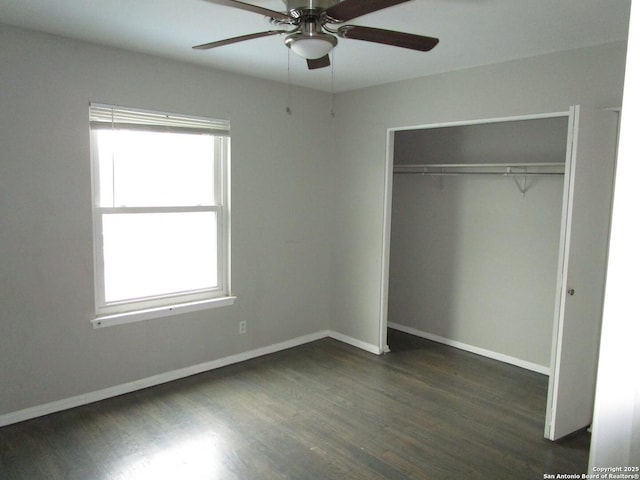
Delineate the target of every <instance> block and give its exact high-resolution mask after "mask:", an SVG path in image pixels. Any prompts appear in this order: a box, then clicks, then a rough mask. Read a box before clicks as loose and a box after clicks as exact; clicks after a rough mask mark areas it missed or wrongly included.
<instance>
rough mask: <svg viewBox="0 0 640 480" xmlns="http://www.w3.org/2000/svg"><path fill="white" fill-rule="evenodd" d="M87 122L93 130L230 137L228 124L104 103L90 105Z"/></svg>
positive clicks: (226, 122)
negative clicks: (143, 131) (144, 131)
mask: <svg viewBox="0 0 640 480" xmlns="http://www.w3.org/2000/svg"><path fill="white" fill-rule="evenodd" d="M89 121H90V125H91V128H92V129H93V130H104V129H113V130H147V131H157V132H176V133H179V132H182V133H191V134H198V133H201V134H205V135H212V134H213V135H221V136H228V135H229V122H228V121H226V120H215V119H211V118H202V117H192V116H182V115H176V114H173V113H161V112H152V111H146V110H134V109H130V108H126V107H115V106H111V105H103V104H91V105H90V107H89Z"/></svg>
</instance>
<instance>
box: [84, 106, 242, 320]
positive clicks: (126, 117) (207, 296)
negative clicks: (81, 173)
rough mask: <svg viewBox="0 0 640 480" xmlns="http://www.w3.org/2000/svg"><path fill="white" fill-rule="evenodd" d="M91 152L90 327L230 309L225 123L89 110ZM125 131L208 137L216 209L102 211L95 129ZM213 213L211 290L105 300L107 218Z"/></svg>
mask: <svg viewBox="0 0 640 480" xmlns="http://www.w3.org/2000/svg"><path fill="white" fill-rule="evenodd" d="M89 121H90V147H91V168H92V189H93V190H92V193H93V195H92V197H93V199H92V209H93V245H94V276H95V289H94V290H95V314H96V316H95V318H93V319H92V320H91V322H92V324H93V326H94V328H100V327H105V326H111V325H118V324H122V323H129V322H135V321H140V320H147V319H150V318H157V317H163V316H169V315H175V314H178V313H186V312H192V311H197V310H202V309H207V308H214V307H218V306H225V305H231V304H233V303H234V302H235V297H234V296H232V295H231V293H230V288H231V278H230V277H231V276H230V272H231V269H230V257H231V255H230V208H229V207H230V195H229V183H230V182H229V159H230V139H229V138H227V137H229V136H230V134H229V131H230V125H229V122H228V121H225V120H216V119H210V118H203V117H194V116H187V115H178V114H173V113H166V112H156V111H151V110H142V109H134V108H126V107H118V106H113V105H105V104H95V103H92V104H90V106H89ZM109 128H126V129H141V130H152V131H167V132H191V133H204V134H211V135H212V136H213V137H214V142H215V144H214V145H215V147H214V148H215V155H214V179H215V181H216V184H215V185H214V195H215V198H214V204H213V205H194V206H167V207H126V206H113V207H104V206H101V205H100V178H99V172H100V168H99V158H98V149H97V134H96V131H97V130H99V129H109ZM180 212H215V213H216V221H217V249H218V252H217V259H218V262H217V268H218V272H217V275H218V277H217V278H218V286H217V287H215V288H209V289H202V290H195V291H188V292H173V293H169V294H165V295H158V296H149V297H143V298H140V299H129V300H124V301H118V302H107V301H105V280H104V279H105V265H104V252H103V242H102V219H103V216H104V215H109V214H122V213H126V214H136V213H180Z"/></svg>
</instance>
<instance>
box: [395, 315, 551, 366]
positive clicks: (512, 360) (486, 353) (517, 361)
mask: <svg viewBox="0 0 640 480" xmlns="http://www.w3.org/2000/svg"><path fill="white" fill-rule="evenodd" d="M388 326H389V328H393V329H394V330H399V331H401V332H405V333H409V334H411V335H415V336H417V337H422V338H426V339H427V340H432V341H434V342H438V343H442V344H444V345H449V346H450V347H454V348H458V349H460V350H465V351H467V352H471V353H475V354H477V355H482V356H483V357H487V358H491V359H493V360H498V361H500V362H504V363H508V364H511V365H515V366H516V367H520V368H524V369H526V370H531V371H533V372H537V373H542V374H543V375H549V374H550V372H551V370H550V368H549V367H545V366H544V365H538V364H537V363H533V362H529V361H527V360H522V359H521V358H516V357H511V356H509V355H505V354H503V353H499V352H494V351H492V350H487V349H484V348H480V347H476V346H474V345H469V344H466V343H462V342H458V341H457V340H451V339H449V338H445V337H441V336H439V335H434V334H433V333H428V332H423V331H422V330H418V329H416V328H413V327H407V326H405V325H400V324H398V323H393V322H389V323H388Z"/></svg>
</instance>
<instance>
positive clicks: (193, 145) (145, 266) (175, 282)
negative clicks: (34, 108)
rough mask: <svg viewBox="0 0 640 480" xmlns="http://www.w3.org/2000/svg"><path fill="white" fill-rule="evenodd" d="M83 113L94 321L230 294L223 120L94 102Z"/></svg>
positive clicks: (170, 309) (200, 303)
mask: <svg viewBox="0 0 640 480" xmlns="http://www.w3.org/2000/svg"><path fill="white" fill-rule="evenodd" d="M89 119H90V126H91V156H92V164H93V198H94V204H93V213H94V250H95V272H96V313H97V314H98V318H97V319H96V320H94V325H95V326H104V325H105V323H104V322H107V323H109V322H111V323H123V322H125V321H135V320H139V319H143V317H144V318H146V317H149V316H161V315H163V314H170V313H176V312H177V311H180V308H182V309H183V310H185V309H186V310H189V309H199V308H208V307H210V306H213V305H215V304H216V303H218V304H220V303H224V300H229V299H231V297H229V280H228V277H229V238H228V237H229V225H228V223H229V202H228V178H227V175H228V158H229V123H228V122H225V121H220V120H213V119H204V118H194V117H186V116H181V115H173V114H165V113H157V112H149V111H140V110H133V109H125V108H120V107H112V106H106V105H94V104H92V105H91V106H90V107H89ZM221 300H223V301H222V302H221ZM227 303H231V302H227ZM132 313H133V315H132ZM141 314H142V315H141Z"/></svg>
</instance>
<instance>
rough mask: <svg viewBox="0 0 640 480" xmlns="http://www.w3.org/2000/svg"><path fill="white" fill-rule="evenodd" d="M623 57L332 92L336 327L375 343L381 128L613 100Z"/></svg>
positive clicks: (573, 58)
mask: <svg viewBox="0 0 640 480" xmlns="http://www.w3.org/2000/svg"><path fill="white" fill-rule="evenodd" d="M624 58H625V44H624V43H611V44H607V45H602V46H598V47H593V48H585V49H579V50H574V51H569V52H559V53H554V54H550V55H544V56H539V57H532V58H527V59H523V60H517V61H512V62H507V63H502V64H498V65H489V66H485V67H479V68H474V69H469V70H462V71H457V72H452V73H448V74H443V75H436V76H432V77H426V78H419V79H415V80H411V81H405V82H399V83H393V84H389V85H383V86H379V87H372V88H367V89H362V90H357V91H353V92H348V93H345V94H342V95H339V96H338V97H337V99H336V105H337V107H336V120H337V122H336V124H335V133H334V135H335V143H336V146H337V147H336V148H337V151H336V169H337V170H336V173H335V177H336V179H337V180H336V187H337V188H336V197H335V198H336V203H335V210H336V212H337V216H336V219H335V221H336V227H337V228H336V237H335V239H334V247H333V250H334V255H335V256H336V261H335V262H334V265H335V270H334V273H333V278H334V280H335V293H334V299H335V307H334V315H333V316H332V319H333V321H334V328H336V329H339V330H341V331H342V332H343V333H345V334H346V335H350V336H353V337H356V338H360V339H362V340H363V341H365V342H370V343H374V344H378V343H379V342H380V319H381V318H382V317H383V316H384V315H385V312H384V311H383V310H384V303H383V302H381V301H380V299H381V296H382V295H384V294H385V285H384V282H382V278H383V275H382V273H383V270H384V261H383V258H384V256H383V253H384V244H383V238H384V232H385V217H384V215H383V212H384V207H385V183H384V179H385V172H386V171H385V159H386V155H387V129H388V128H396V127H406V126H412V125H427V124H432V123H446V122H454V121H468V120H474V119H483V118H500V117H508V116H514V115H525V114H536V113H548V112H558V111H567V110H568V108H569V107H570V106H571V105H579V104H582V105H590V106H595V107H612V106H620V102H621V98H622V84H623V78H624Z"/></svg>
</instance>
